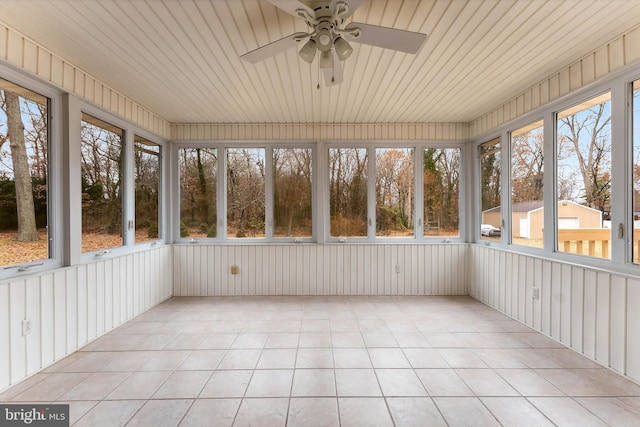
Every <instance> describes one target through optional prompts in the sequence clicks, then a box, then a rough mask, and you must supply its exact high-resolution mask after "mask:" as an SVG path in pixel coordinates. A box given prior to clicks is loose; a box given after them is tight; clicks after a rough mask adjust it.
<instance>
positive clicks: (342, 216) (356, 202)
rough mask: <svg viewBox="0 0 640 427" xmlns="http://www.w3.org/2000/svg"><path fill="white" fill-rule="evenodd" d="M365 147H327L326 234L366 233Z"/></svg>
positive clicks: (354, 234)
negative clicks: (327, 230)
mask: <svg viewBox="0 0 640 427" xmlns="http://www.w3.org/2000/svg"><path fill="white" fill-rule="evenodd" d="M367 168H368V153H367V149H366V148H330V149H329V235H330V236H332V237H367V223H368V217H367V192H368V190H367V179H368V178H367Z"/></svg>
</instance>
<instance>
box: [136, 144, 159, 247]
mask: <svg viewBox="0 0 640 427" xmlns="http://www.w3.org/2000/svg"><path fill="white" fill-rule="evenodd" d="M134 139H135V143H134V170H133V174H134V179H135V216H136V219H135V227H136V228H135V231H136V232H135V243H142V242H148V241H153V240H157V239H158V238H160V229H161V228H160V217H159V207H160V146H159V145H158V144H155V143H153V142H151V141H148V140H147V139H145V138H142V137H140V136H137V135H136V136H135V138H134Z"/></svg>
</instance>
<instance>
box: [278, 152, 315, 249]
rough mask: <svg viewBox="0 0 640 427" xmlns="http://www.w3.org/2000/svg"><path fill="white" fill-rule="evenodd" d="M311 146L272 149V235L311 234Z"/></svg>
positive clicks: (310, 235) (309, 235)
mask: <svg viewBox="0 0 640 427" xmlns="http://www.w3.org/2000/svg"><path fill="white" fill-rule="evenodd" d="M311 167H312V150H311V148H274V149H273V237H294V238H304V237H307V238H310V237H312V234H313V233H312V230H313V227H312V210H313V209H312V205H313V198H312V197H313V191H312V178H311V172H312V169H311Z"/></svg>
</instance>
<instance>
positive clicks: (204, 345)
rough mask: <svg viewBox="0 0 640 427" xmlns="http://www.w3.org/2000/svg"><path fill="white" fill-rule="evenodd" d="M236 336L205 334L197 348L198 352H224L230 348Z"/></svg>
mask: <svg viewBox="0 0 640 427" xmlns="http://www.w3.org/2000/svg"><path fill="white" fill-rule="evenodd" d="M237 336H238V334H206V335H205V337H204V339H203V340H202V341H200V343H199V344H198V346H197V348H198V349H200V350H226V349H228V348H231V344H233V342H234V341H235V339H236V337H237Z"/></svg>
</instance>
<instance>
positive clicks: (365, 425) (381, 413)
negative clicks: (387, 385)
mask: <svg viewBox="0 0 640 427" xmlns="http://www.w3.org/2000/svg"><path fill="white" fill-rule="evenodd" d="M338 408H339V412H340V423H341V425H342V426H349V427H386V426H389V427H392V426H393V421H392V420H391V415H389V411H388V409H387V405H386V404H385V401H384V399H382V398H376V397H341V398H339V399H338Z"/></svg>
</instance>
